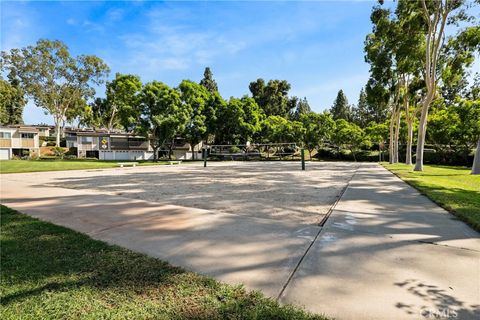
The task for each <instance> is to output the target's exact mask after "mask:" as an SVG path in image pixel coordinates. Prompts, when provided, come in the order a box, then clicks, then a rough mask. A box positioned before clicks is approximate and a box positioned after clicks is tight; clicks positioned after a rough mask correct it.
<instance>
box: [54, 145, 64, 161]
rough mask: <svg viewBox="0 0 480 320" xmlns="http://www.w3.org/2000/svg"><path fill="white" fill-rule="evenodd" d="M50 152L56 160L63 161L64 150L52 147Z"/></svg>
mask: <svg viewBox="0 0 480 320" xmlns="http://www.w3.org/2000/svg"><path fill="white" fill-rule="evenodd" d="M52 151H53V154H54V156H55V157H56V158H60V159H63V157H64V155H65V150H64V149H63V148H62V147H54V148H53V149H52Z"/></svg>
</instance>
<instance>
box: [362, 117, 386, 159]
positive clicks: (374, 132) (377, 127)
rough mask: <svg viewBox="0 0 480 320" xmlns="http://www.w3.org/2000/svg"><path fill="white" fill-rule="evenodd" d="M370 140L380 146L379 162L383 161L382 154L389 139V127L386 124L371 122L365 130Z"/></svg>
mask: <svg viewBox="0 0 480 320" xmlns="http://www.w3.org/2000/svg"><path fill="white" fill-rule="evenodd" d="M365 133H366V135H367V137H368V140H369V141H371V142H372V143H375V144H378V151H379V153H380V154H379V160H380V161H382V160H383V159H382V154H383V149H384V147H385V144H386V143H387V139H388V125H387V124H386V123H375V122H373V121H372V122H370V123H369V124H368V126H367V127H366V128H365Z"/></svg>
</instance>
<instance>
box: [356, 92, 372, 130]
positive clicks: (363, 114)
mask: <svg viewBox="0 0 480 320" xmlns="http://www.w3.org/2000/svg"><path fill="white" fill-rule="evenodd" d="M353 122H354V123H355V124H357V125H359V126H360V127H365V126H366V125H367V123H368V122H370V117H369V114H368V102H367V95H366V93H365V91H364V90H363V88H362V89H361V90H360V96H359V97H358V104H357V106H356V108H354V109H353Z"/></svg>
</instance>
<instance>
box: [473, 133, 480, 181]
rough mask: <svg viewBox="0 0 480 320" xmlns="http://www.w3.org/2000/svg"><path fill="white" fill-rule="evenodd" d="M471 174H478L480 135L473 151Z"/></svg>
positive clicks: (479, 168) (479, 170)
mask: <svg viewBox="0 0 480 320" xmlns="http://www.w3.org/2000/svg"><path fill="white" fill-rule="evenodd" d="M472 174H480V137H479V138H478V142H477V151H475V157H474V158H473V166H472Z"/></svg>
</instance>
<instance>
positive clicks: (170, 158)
mask: <svg viewBox="0 0 480 320" xmlns="http://www.w3.org/2000/svg"><path fill="white" fill-rule="evenodd" d="M174 141H175V138H173V139H172V141H171V142H170V145H169V146H168V160H172V150H173V143H174Z"/></svg>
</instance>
